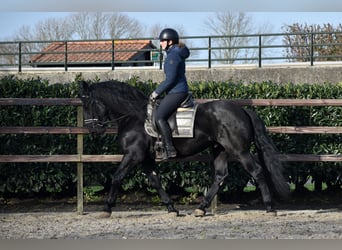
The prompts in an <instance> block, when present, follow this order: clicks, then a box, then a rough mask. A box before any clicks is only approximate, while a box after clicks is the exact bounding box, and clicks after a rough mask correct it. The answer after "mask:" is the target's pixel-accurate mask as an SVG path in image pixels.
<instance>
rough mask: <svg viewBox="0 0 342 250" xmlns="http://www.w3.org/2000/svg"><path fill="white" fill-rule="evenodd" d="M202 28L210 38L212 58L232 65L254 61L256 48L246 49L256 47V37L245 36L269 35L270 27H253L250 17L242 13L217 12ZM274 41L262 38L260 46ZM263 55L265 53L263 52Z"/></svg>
mask: <svg viewBox="0 0 342 250" xmlns="http://www.w3.org/2000/svg"><path fill="white" fill-rule="evenodd" d="M204 28H205V29H206V30H207V31H208V32H209V34H210V35H212V36H219V37H215V38H212V43H211V47H215V49H213V50H212V54H213V56H214V58H216V59H219V60H220V61H221V62H222V63H227V64H233V63H235V62H237V61H238V60H239V61H245V62H248V61H255V60H256V59H254V60H253V59H252V60H250V59H248V58H256V57H257V55H258V54H257V53H258V50H257V48H248V47H250V46H257V45H258V37H256V36H246V35H250V34H258V33H270V30H271V29H272V27H271V26H270V25H269V24H263V25H262V26H260V27H255V26H254V25H253V20H252V17H251V16H249V15H247V14H246V13H243V12H239V13H237V12H218V13H215V14H213V15H211V16H208V19H207V20H205V22H204ZM273 40H274V38H272V37H264V39H263V40H262V45H265V44H269V43H271V42H272V41H273ZM238 47H244V48H238ZM264 53H265V52H264Z"/></svg>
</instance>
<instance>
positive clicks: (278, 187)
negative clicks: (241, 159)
mask: <svg viewBox="0 0 342 250" xmlns="http://www.w3.org/2000/svg"><path fill="white" fill-rule="evenodd" d="M245 111H246V113H247V114H248V116H249V117H250V120H251V122H252V124H253V127H254V139H255V140H254V141H255V146H256V149H257V153H258V159H259V162H260V163H261V165H263V166H266V169H267V170H268V171H267V172H268V173H269V178H270V179H271V181H272V184H273V185H272V186H273V187H274V188H275V191H276V193H277V194H278V195H279V196H280V197H281V198H284V199H287V198H289V196H290V188H289V185H288V183H287V181H286V179H285V177H284V175H283V165H282V162H281V161H280V159H279V158H278V157H277V154H279V153H278V150H277V148H276V146H275V145H274V144H273V141H272V139H271V138H270V137H269V136H268V134H267V131H266V126H265V124H264V122H263V121H262V120H261V119H260V118H259V117H258V116H257V114H256V113H255V112H253V111H251V110H247V109H246V110H245ZM266 178H267V177H266Z"/></svg>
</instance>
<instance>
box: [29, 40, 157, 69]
mask: <svg viewBox="0 0 342 250" xmlns="http://www.w3.org/2000/svg"><path fill="white" fill-rule="evenodd" d="M65 49H66V47H65V43H64V42H52V43H50V44H49V45H48V46H47V47H46V48H45V49H43V51H42V53H41V54H37V55H34V56H32V57H31V63H33V64H39V63H64V61H65V53H64V52H65ZM144 49H147V50H148V49H156V46H155V45H154V44H153V43H152V42H151V41H150V40H114V60H115V61H130V60H137V59H136V58H137V57H139V55H140V56H141V54H144V53H146V52H147V51H144ZM141 50H142V51H141ZM111 51H112V41H111V40H108V41H85V42H81V41H76V42H68V43H67V52H68V63H75V62H77V63H101V62H111V60H112V52H111ZM143 60H144V59H143Z"/></svg>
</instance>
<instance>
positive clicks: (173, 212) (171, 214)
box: [167, 211, 179, 217]
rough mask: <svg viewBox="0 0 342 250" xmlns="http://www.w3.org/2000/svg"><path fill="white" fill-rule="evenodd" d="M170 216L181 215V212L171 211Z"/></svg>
mask: <svg viewBox="0 0 342 250" xmlns="http://www.w3.org/2000/svg"><path fill="white" fill-rule="evenodd" d="M167 214H168V215H169V216H170V217H177V216H179V212H178V211H171V212H168V213H167Z"/></svg>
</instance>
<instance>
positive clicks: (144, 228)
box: [0, 202, 342, 239]
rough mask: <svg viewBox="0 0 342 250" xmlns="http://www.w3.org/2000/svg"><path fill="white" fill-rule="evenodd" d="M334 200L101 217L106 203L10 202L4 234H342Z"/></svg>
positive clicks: (149, 208)
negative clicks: (81, 208)
mask: <svg viewBox="0 0 342 250" xmlns="http://www.w3.org/2000/svg"><path fill="white" fill-rule="evenodd" d="M31 203H32V202H31ZM316 204H317V202H316ZM328 204H329V206H323V205H322V204H321V205H316V206H315V207H312V206H311V205H305V204H303V203H302V204H295V203H294V204H292V205H291V206H289V205H286V206H280V208H279V209H278V211H277V214H276V216H275V215H274V214H267V213H266V212H265V211H264V210H263V209H262V208H261V206H258V205H251V206H241V204H219V206H218V208H217V210H216V211H215V213H211V212H208V213H207V215H206V216H205V217H202V218H198V217H195V216H194V215H193V214H192V213H193V211H194V209H195V207H196V206H195V205H187V206H185V205H183V206H177V208H179V209H180V216H175V215H174V214H168V213H167V212H166V210H165V208H164V207H162V206H156V205H151V204H139V205H132V204H130V205H129V206H128V205H125V206H121V207H120V206H118V207H116V208H115V211H114V212H113V214H112V216H111V217H110V218H107V219H99V218H98V217H99V215H100V212H99V211H101V207H102V206H100V205H87V206H85V211H87V212H86V213H85V214H84V215H78V214H77V213H76V212H75V204H67V203H63V204H50V205H46V204H45V205H44V206H42V205H39V204H36V206H31V207H30V206H28V204H25V203H24V204H21V205H20V206H19V205H16V206H14V205H12V206H10V205H9V204H7V205H6V206H5V205H2V206H1V208H0V235H1V236H0V239H342V209H341V206H340V204H332V203H329V202H328Z"/></svg>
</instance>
